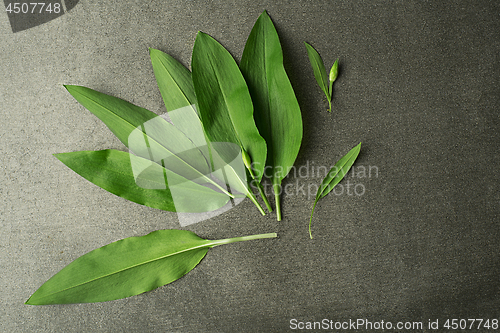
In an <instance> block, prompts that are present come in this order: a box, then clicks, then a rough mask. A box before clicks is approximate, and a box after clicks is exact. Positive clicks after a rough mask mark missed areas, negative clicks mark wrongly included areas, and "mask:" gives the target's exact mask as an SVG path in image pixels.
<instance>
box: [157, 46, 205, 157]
mask: <svg viewBox="0 0 500 333" xmlns="http://www.w3.org/2000/svg"><path fill="white" fill-rule="evenodd" d="M149 54H150V57H151V64H152V65H153V71H154V73H155V77H156V82H157V83H158V88H159V89H160V93H161V96H162V98H163V102H164V103H165V108H166V109H167V111H168V115H169V118H170V120H171V121H172V123H173V124H174V125H175V127H177V128H178V129H179V130H180V131H182V132H183V133H184V134H185V135H186V136H187V137H188V138H189V139H191V140H192V141H193V143H194V144H195V145H196V146H197V147H199V148H200V149H201V151H202V152H203V153H205V154H207V155H208V152H206V151H204V150H203V149H202V147H205V146H206V145H207V142H206V138H205V134H204V131H203V128H202V125H201V122H200V119H199V116H198V113H197V111H196V107H195V105H196V103H197V101H196V95H195V92H194V87H193V81H192V79H191V72H190V71H189V69H187V68H186V67H184V66H183V65H182V64H181V63H180V62H178V61H177V60H175V59H174V58H173V57H172V56H170V55H168V54H166V53H163V52H162V51H159V50H155V49H152V48H150V49H149ZM206 157H207V158H209V157H208V156H206Z"/></svg>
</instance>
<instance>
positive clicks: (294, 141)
mask: <svg viewBox="0 0 500 333" xmlns="http://www.w3.org/2000/svg"><path fill="white" fill-rule="evenodd" d="M150 57H151V62H152V66H153V70H154V74H155V77H156V80H157V83H158V87H159V90H160V93H161V95H162V98H163V101H164V103H165V107H166V109H167V112H168V115H169V118H170V122H169V121H166V120H165V119H164V118H162V117H159V116H157V115H156V114H154V113H153V112H151V111H148V110H146V109H144V108H141V107H139V106H136V105H133V104H131V103H129V102H127V101H124V100H122V99H119V98H116V97H113V96H109V95H106V94H103V93H100V92H97V91H95V90H92V89H90V88H86V87H82V86H74V85H66V86H65V87H66V89H67V90H68V92H69V93H70V94H71V95H72V96H73V97H74V98H75V99H76V100H77V101H78V102H79V103H80V104H82V105H83V106H84V107H85V108H87V109H88V110H89V111H90V112H92V113H93V114H94V115H96V116H97V117H98V118H99V119H100V120H101V121H103V122H104V123H105V124H106V126H107V127H108V128H109V129H110V130H111V131H112V132H113V134H115V135H116V137H117V138H118V139H119V140H120V141H121V142H122V143H123V144H124V145H125V146H126V147H128V148H129V151H131V153H129V152H123V151H119V150H114V149H106V150H100V151H80V152H72V153H62V154H55V156H56V157H57V158H58V159H59V160H60V161H61V162H63V163H64V164H65V165H67V166H68V167H69V168H71V169H72V170H73V171H75V172H76V173H78V174H79V175H81V176H82V177H84V178H85V179H87V180H89V181H90V182H92V183H94V184H96V185H98V186H99V187H101V188H103V189H105V190H107V191H109V192H111V193H113V194H116V195H118V196H120V197H123V198H125V199H128V200H130V201H133V202H136V203H139V204H142V205H146V206H149V207H153V208H158V209H163V210H167V211H172V212H206V211H212V210H216V209H218V208H220V207H222V206H224V205H225V204H227V203H228V201H229V200H230V199H231V198H234V197H236V196H238V195H239V194H238V193H242V194H243V195H245V196H247V197H249V198H250V199H251V200H252V201H253V202H254V203H255V205H256V206H257V207H258V208H259V211H260V212H261V213H262V214H264V210H263V209H262V207H261V206H260V204H259V203H258V201H257V199H256V198H255V196H254V194H253V192H252V190H251V187H250V182H253V183H254V184H256V185H257V188H258V189H259V192H260V194H261V196H262V199H263V201H264V203H265V204H266V206H267V208H268V210H271V205H270V204H269V201H268V200H267V197H266V195H265V193H264V191H263V189H262V186H261V184H260V183H261V181H262V178H263V175H264V168H265V167H266V166H270V167H271V169H272V170H273V176H272V177H271V181H272V184H273V188H274V190H275V192H276V195H275V198H276V208H277V209H276V210H277V216H278V219H281V210H280V204H279V202H280V198H279V193H280V192H281V190H280V186H281V181H282V179H283V178H284V177H285V176H286V173H284V172H283V170H289V169H290V167H291V166H292V165H293V163H294V161H295V159H296V157H297V154H298V151H299V148H300V144H301V141H302V119H301V114H300V108H299V105H298V102H297V99H296V97H295V94H294V92H293V89H292V86H291V84H290V81H289V80H288V76H287V74H286V72H285V69H284V67H283V55H282V50H281V45H280V42H279V38H278V34H277V32H276V30H275V28H274V25H273V23H272V21H271V19H270V18H269V16H268V15H267V13H266V12H264V13H262V15H261V16H260V17H259V19H258V20H257V22H256V23H255V26H254V28H253V29H252V31H251V33H250V36H249V38H248V41H247V43H246V45H245V49H244V52H243V56H242V61H241V65H240V66H238V64H237V63H236V61H235V60H234V59H233V57H232V56H231V55H230V53H229V52H228V51H227V50H226V49H225V48H224V47H223V46H222V45H220V44H219V43H218V42H217V41H215V40H214V39H213V38H212V37H210V36H209V35H207V34H205V33H203V32H199V33H198V35H197V37H196V40H195V44H194V47H193V55H192V63H191V68H192V73H191V72H190V71H189V70H188V69H187V68H186V67H184V66H183V65H182V64H181V63H179V62H178V61H177V60H175V59H174V58H173V57H171V56H169V55H168V54H165V53H163V52H161V51H159V50H155V49H150ZM234 147H237V148H238V149H237V151H235V149H234ZM235 156H241V157H240V161H239V162H241V164H242V165H244V167H242V168H243V169H242V168H241V167H240V165H239V163H234V159H235ZM245 167H246V168H247V172H245V169H244V168H245ZM278 168H279V169H280V172H279V173H278V172H274V171H275V169H278ZM247 173H248V174H249V175H250V178H248V179H247ZM211 176H213V178H212V177H211ZM221 184H222V185H221ZM224 184H225V185H226V186H224ZM206 185H208V186H206ZM214 188H215V189H214ZM216 189H217V190H216ZM229 189H231V190H235V191H236V192H238V193H232V192H231V191H229ZM174 194H175V195H174ZM276 236H277V235H276V234H275V233H272V234H261V235H254V236H247V237H239V238H231V239H224V240H219V241H210V240H205V239H202V238H200V237H198V236H197V235H195V234H193V233H191V232H189V231H183V230H160V231H156V232H153V233H151V234H148V235H146V236H142V237H130V238H126V239H123V240H121V241H118V242H114V243H111V244H109V245H106V246H104V247H102V248H99V249H96V250H94V251H91V252H89V253H87V254H85V255H83V256H81V257H80V258H78V259H77V260H75V261H74V262H72V263H71V264H69V265H68V266H66V267H65V268H64V269H63V270H61V271H60V272H59V273H57V274H56V275H54V276H53V277H52V278H51V279H49V280H48V281H47V282H46V283H44V284H43V285H42V286H41V287H40V288H39V289H38V290H37V291H36V292H35V293H34V294H33V295H32V296H31V297H30V299H29V300H28V301H27V302H26V303H27V304H32V305H40V304H60V303H84V302H101V301H107V300H114V299H118V298H123V297H128V296H132V295H137V294H140V293H143V292H146V291H149V290H152V289H154V288H157V287H159V286H162V285H165V284H168V283H170V282H172V281H175V280H177V279H178V278H180V277H182V276H183V275H185V274H186V273H187V272H189V271H190V270H192V269H193V268H194V267H195V266H196V265H197V264H198V263H199V262H200V261H201V259H202V258H203V257H204V256H205V254H206V253H207V251H208V249H209V248H212V247H214V246H217V245H222V244H228V243H233V242H237V241H245V240H251V239H260V238H272V237H276Z"/></svg>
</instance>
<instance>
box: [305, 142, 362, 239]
mask: <svg viewBox="0 0 500 333" xmlns="http://www.w3.org/2000/svg"><path fill="white" fill-rule="evenodd" d="M360 151H361V142H360V143H359V144H358V145H357V146H356V147H354V148H352V149H351V150H350V151H349V152H348V153H347V154H346V155H345V156H344V157H342V158H341V159H340V160H339V161H338V162H337V163H335V165H334V166H333V168H331V169H330V171H329V172H328V174H327V175H326V177H325V179H323V181H322V182H321V184H320V186H319V188H318V192H317V193H316V198H315V200H314V205H313V208H312V211H311V218H310V219H309V236H310V237H311V239H312V234H311V221H312V217H313V214H314V208H316V204H317V203H318V200H319V199H321V198H323V197H324V196H325V195H327V194H328V193H330V192H331V191H332V190H333V188H334V187H335V186H336V185H337V184H338V183H339V182H340V181H341V180H342V179H343V178H344V176H345V175H346V174H347V172H349V169H350V168H351V167H352V165H353V164H354V161H356V158H358V155H359V152H360Z"/></svg>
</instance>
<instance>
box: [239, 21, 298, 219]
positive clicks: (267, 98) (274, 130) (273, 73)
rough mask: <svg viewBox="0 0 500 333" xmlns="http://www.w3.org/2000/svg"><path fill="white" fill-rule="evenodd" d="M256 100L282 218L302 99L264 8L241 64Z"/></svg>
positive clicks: (253, 99) (295, 156)
mask: <svg viewBox="0 0 500 333" xmlns="http://www.w3.org/2000/svg"><path fill="white" fill-rule="evenodd" d="M240 68H241V72H242V73H243V76H244V77H245V80H246V82H247V84H248V88H249V90H250V95H251V97H252V101H253V104H254V119H255V123H256V125H257V128H258V129H259V132H260V134H261V135H262V137H263V138H264V139H265V140H266V143H267V159H266V164H267V166H269V167H270V171H269V172H267V173H268V174H269V173H271V174H272V176H271V182H272V184H273V187H274V192H275V199H276V213H277V217H278V221H280V220H281V208H280V195H279V193H280V192H281V190H280V186H281V181H282V180H283V178H285V177H286V175H287V173H288V170H290V168H291V167H292V166H293V163H294V162H295V159H296V158H297V154H298V152H299V149H300V144H301V142H302V117H301V113H300V107H299V103H298V102H297V98H296V97H295V93H294V91H293V88H292V85H291V83H290V80H289V79H288V76H287V74H286V71H285V68H284V66H283V52H282V50H281V44H280V40H279V37H278V33H277V32H276V29H275V27H274V25H273V22H272V21H271V18H270V17H269V15H268V14H267V12H266V11H264V12H263V13H262V14H261V15H260V16H259V18H258V19H257V22H256V23H255V25H254V27H253V29H252V31H251V33H250V36H249V37H248V40H247V42H246V45H245V49H244V51H243V56H242V57H241V64H240Z"/></svg>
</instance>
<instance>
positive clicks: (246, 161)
mask: <svg viewBox="0 0 500 333" xmlns="http://www.w3.org/2000/svg"><path fill="white" fill-rule="evenodd" d="M241 157H242V159H243V163H244V164H245V166H246V167H247V169H248V170H252V159H251V158H250V155H248V153H247V152H246V151H245V149H243V148H241Z"/></svg>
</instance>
